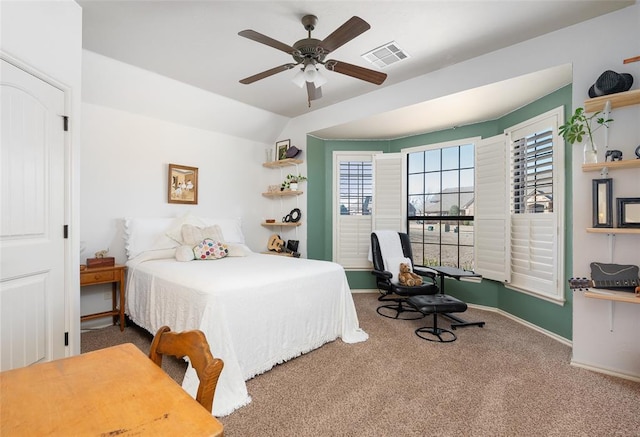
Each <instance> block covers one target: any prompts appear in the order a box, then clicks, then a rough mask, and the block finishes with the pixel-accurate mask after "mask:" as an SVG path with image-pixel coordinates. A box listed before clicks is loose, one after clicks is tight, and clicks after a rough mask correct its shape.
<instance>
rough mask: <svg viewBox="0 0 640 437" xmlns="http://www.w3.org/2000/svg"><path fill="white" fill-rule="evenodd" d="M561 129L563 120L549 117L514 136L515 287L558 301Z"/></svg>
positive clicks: (511, 179) (512, 244) (512, 254)
mask: <svg viewBox="0 0 640 437" xmlns="http://www.w3.org/2000/svg"><path fill="white" fill-rule="evenodd" d="M557 128H558V118H557V116H554V115H549V114H547V115H545V116H541V117H538V118H537V119H534V120H532V121H531V122H529V123H526V124H522V125H521V126H519V127H515V128H514V129H513V130H512V131H510V132H509V136H510V140H511V141H510V142H511V147H510V164H509V166H510V182H511V199H510V204H511V205H510V206H511V211H510V213H511V284H512V285H513V286H515V287H518V288H522V289H524V290H529V291H533V292H535V293H536V294H540V295H544V296H547V297H550V298H554V299H559V298H561V297H562V293H563V289H562V287H560V285H559V283H560V281H559V275H560V271H561V270H560V268H561V262H560V259H561V258H562V257H561V256H560V252H561V251H560V247H559V238H558V232H559V231H558V229H559V214H560V210H561V209H562V208H561V205H562V200H561V199H562V196H561V191H562V189H561V188H560V187H561V186H562V185H561V182H562V179H561V176H560V174H561V169H562V167H563V164H562V162H563V160H562V145H563V144H562V142H561V141H559V138H558V136H557V134H556V133H557Z"/></svg>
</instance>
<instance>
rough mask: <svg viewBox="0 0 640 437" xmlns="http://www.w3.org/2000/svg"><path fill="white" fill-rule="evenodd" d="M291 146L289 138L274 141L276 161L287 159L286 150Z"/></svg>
mask: <svg viewBox="0 0 640 437" xmlns="http://www.w3.org/2000/svg"><path fill="white" fill-rule="evenodd" d="M290 146H291V140H282V141H278V142H277V143H276V161H280V160H283V159H287V150H289V147H290Z"/></svg>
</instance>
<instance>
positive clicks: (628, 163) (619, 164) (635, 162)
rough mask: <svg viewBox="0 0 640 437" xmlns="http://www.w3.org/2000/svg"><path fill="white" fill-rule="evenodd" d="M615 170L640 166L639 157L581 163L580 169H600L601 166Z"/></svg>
mask: <svg viewBox="0 0 640 437" xmlns="http://www.w3.org/2000/svg"><path fill="white" fill-rule="evenodd" d="M605 167H606V168H607V169H609V170H616V169H622V168H640V159H627V160H624V161H613V162H596V163H593V164H582V171H602V169H603V168H605Z"/></svg>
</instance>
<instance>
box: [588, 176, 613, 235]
mask: <svg viewBox="0 0 640 437" xmlns="http://www.w3.org/2000/svg"><path fill="white" fill-rule="evenodd" d="M612 184H613V179H611V178H607V179H594V180H593V194H592V206H593V227H594V228H612V227H613V199H612V198H611V196H612V192H613V191H612Z"/></svg>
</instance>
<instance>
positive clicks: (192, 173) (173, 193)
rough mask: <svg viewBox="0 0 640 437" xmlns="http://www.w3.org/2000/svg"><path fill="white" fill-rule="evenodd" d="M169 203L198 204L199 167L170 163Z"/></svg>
mask: <svg viewBox="0 0 640 437" xmlns="http://www.w3.org/2000/svg"><path fill="white" fill-rule="evenodd" d="M167 197H168V201H169V203H186V204H192V205H197V204H198V168H197V167H188V166H186V165H178V164H169V185H168V190H167Z"/></svg>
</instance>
